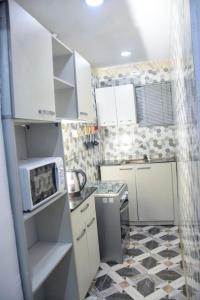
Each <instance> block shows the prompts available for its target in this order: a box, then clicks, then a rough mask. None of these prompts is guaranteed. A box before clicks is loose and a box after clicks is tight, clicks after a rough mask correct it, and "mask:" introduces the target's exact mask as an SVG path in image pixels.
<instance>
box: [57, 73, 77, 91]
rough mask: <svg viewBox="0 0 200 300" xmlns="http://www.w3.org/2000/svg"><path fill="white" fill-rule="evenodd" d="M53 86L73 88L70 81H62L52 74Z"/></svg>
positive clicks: (58, 88)
mask: <svg viewBox="0 0 200 300" xmlns="http://www.w3.org/2000/svg"><path fill="white" fill-rule="evenodd" d="M54 87H55V90H60V89H72V88H74V85H73V84H72V83H69V82H67V81H64V80H62V79H60V78H58V77H55V76H54Z"/></svg>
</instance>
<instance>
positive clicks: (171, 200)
mask: <svg viewBox="0 0 200 300" xmlns="http://www.w3.org/2000/svg"><path fill="white" fill-rule="evenodd" d="M101 179H102V180H120V181H124V182H126V183H127V185H128V192H129V221H131V222H137V221H140V222H157V221H158V222H162V223H163V222H164V223H165V222H166V223H167V222H171V223H173V222H175V223H176V224H177V222H178V216H177V181H176V163H154V164H141V165H140V164H131V165H128V166H127V165H120V166H101Z"/></svg>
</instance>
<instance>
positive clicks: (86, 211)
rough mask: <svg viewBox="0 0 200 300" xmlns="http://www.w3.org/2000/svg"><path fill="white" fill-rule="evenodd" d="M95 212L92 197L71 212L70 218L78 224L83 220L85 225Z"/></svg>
mask: <svg viewBox="0 0 200 300" xmlns="http://www.w3.org/2000/svg"><path fill="white" fill-rule="evenodd" d="M94 212H95V202H94V196H93V195H92V196H90V197H89V198H88V199H87V200H85V201H84V202H83V204H81V205H80V206H79V207H78V208H77V209H76V210H75V211H73V212H72V217H73V218H75V219H76V220H77V222H80V220H84V222H85V223H86V222H87V221H88V218H89V217H90V216H91V215H92V213H94Z"/></svg>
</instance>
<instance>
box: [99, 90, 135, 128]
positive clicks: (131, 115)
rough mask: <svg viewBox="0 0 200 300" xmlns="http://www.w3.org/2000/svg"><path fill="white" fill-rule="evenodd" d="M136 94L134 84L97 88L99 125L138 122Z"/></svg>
mask: <svg viewBox="0 0 200 300" xmlns="http://www.w3.org/2000/svg"><path fill="white" fill-rule="evenodd" d="M134 95H135V94H134V88H133V85H132V84H127V85H121V86H115V87H105V88H99V89H96V102H97V112H98V121H99V125H100V126H109V125H117V124H120V123H122V122H133V123H136V111H135V97H134Z"/></svg>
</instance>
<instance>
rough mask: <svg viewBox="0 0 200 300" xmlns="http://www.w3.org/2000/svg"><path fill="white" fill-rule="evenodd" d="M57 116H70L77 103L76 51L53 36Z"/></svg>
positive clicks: (60, 117) (64, 117)
mask: <svg viewBox="0 0 200 300" xmlns="http://www.w3.org/2000/svg"><path fill="white" fill-rule="evenodd" d="M52 51H53V69H54V92H55V107H56V117H57V118H59V119H62V118H63V119H67V118H70V116H71V115H72V112H74V105H76V101H77V100H76V87H75V86H76V84H75V65H74V53H73V51H71V50H70V49H69V48H67V47H66V46H65V45H64V44H63V43H62V42H61V41H59V40H58V39H57V38H55V37H54V36H52Z"/></svg>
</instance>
